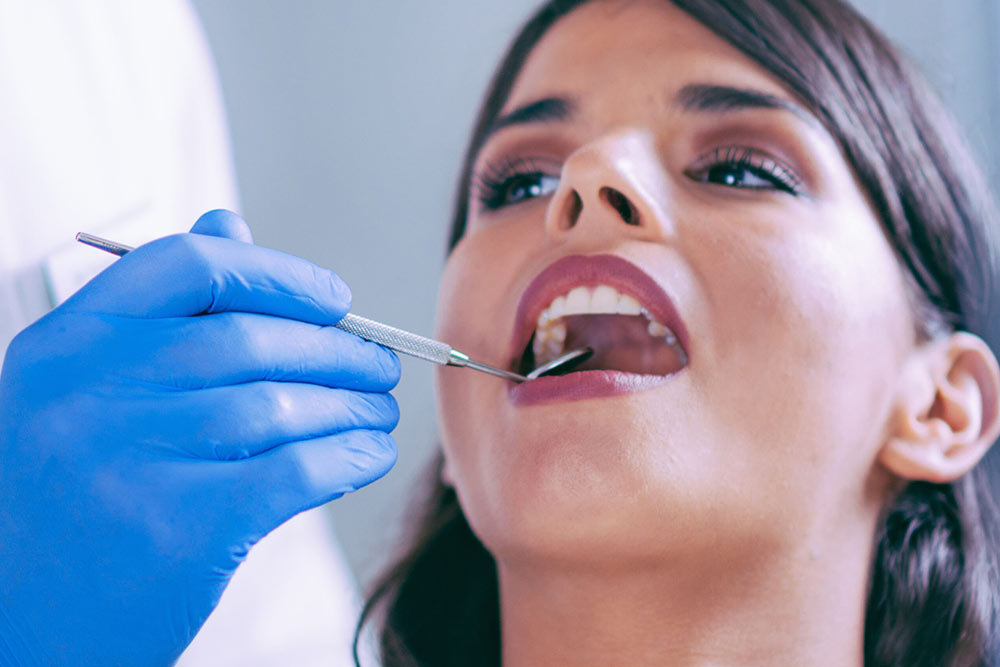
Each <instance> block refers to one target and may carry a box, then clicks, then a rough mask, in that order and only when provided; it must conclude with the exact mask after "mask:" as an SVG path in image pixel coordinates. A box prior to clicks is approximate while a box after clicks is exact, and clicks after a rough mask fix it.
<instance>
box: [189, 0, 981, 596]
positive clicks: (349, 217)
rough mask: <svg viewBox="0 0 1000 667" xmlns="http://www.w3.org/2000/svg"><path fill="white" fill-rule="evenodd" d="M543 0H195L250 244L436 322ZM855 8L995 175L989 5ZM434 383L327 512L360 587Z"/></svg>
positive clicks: (401, 500)
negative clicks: (363, 480) (374, 466)
mask: <svg viewBox="0 0 1000 667" xmlns="http://www.w3.org/2000/svg"><path fill="white" fill-rule="evenodd" d="M536 4H538V3H537V1H536V0H502V1H499V0H436V1H434V2H428V1H427V0H423V1H419V2H418V1H416V0H391V1H390V0H365V1H363V2H360V1H356V0H350V1H349V0H289V1H288V2H275V1H273V0H243V1H241V2H239V3H235V2H228V1H225V0H194V5H195V8H196V10H197V11H198V13H199V14H200V16H201V18H202V21H203V23H204V26H205V31H206V34H207V36H208V39H209V42H210V44H211V47H212V50H213V52H214V54H215V57H216V60H217V63H218V68H219V75H220V79H221V82H222V88H223V93H224V95H225V99H226V106H227V110H228V113H229V118H230V123H231V131H232V138H233V150H234V153H235V158H236V168H237V173H238V177H239V184H240V190H241V195H242V198H243V211H242V213H243V215H244V217H245V218H246V219H247V220H248V221H249V223H250V225H251V227H252V228H253V230H254V233H255V236H256V240H257V242H258V243H259V244H261V245H266V246H270V247H273V248H278V249H281V250H284V251H287V252H291V253H294V254H296V255H300V256H302V257H306V258H308V259H310V260H312V261H314V262H316V263H318V264H320V265H323V266H328V267H331V268H333V269H334V270H336V271H337V272H338V273H340V274H341V275H342V276H343V277H344V278H345V279H346V280H347V282H348V283H349V284H350V285H351V287H352V290H353V292H354V304H355V305H354V311H355V312H357V313H358V314H362V315H367V316H369V317H374V318H376V319H381V320H383V321H385V322H388V323H391V324H394V325H396V326H400V327H403V328H407V329H410V330H413V331H416V332H422V333H430V332H431V330H432V320H433V312H434V301H435V294H436V285H437V281H438V276H439V275H440V270H441V265H442V260H443V248H444V239H445V230H446V225H447V219H448V213H449V208H450V202H451V196H452V186H453V183H454V181H455V179H456V174H457V171H458V166H459V161H460V156H461V152H462V149H463V147H464V142H465V140H466V137H467V136H468V134H469V132H470V130H471V124H472V118H473V114H474V113H475V110H476V108H477V106H478V103H479V99H480V96H481V94H482V92H483V90H484V88H485V85H486V81H487V79H488V77H489V74H490V73H491V71H492V69H493V67H494V65H495V63H496V60H497V59H498V58H499V56H500V54H501V52H502V50H503V48H504V46H505V45H506V43H507V40H508V39H510V37H511V36H512V34H513V33H514V31H515V30H516V28H517V26H518V25H519V24H520V23H521V21H522V20H523V19H524V18H525V17H526V16H527V15H528V13H529V12H530V11H531V10H532V9H533V8H534V7H535V6H536ZM856 4H857V5H858V6H859V7H861V8H862V9H863V10H864V11H865V12H866V13H867V14H869V16H871V17H872V18H873V19H874V20H875V21H876V22H877V23H878V24H879V25H880V26H881V27H882V28H883V29H884V30H885V31H886V32H888V33H889V35H890V36H892V37H893V38H895V39H896V40H897V41H898V42H899V43H900V44H901V45H902V46H903V48H904V50H906V51H907V52H909V53H911V55H913V56H914V57H915V59H916V60H917V61H918V62H919V63H920V64H921V65H922V66H923V67H924V69H925V71H927V72H928V74H929V75H930V76H931V78H932V80H933V81H934V82H935V84H936V85H937V87H938V89H939V90H940V91H941V92H942V93H943V95H944V97H945V99H946V100H948V102H949V103H950V105H951V106H952V108H953V109H954V111H955V112H956V114H957V116H958V117H959V120H960V121H961V123H962V124H963V125H964V127H965V129H966V131H967V132H968V134H969V135H970V138H971V141H972V143H973V145H974V146H975V148H976V150H977V151H978V152H979V154H980V155H981V156H982V158H983V159H984V161H985V162H986V163H987V164H988V166H989V168H990V171H991V173H992V174H993V176H994V177H996V176H1000V164H998V163H997V161H996V152H997V148H998V147H1000V121H998V119H1000V85H998V74H997V72H998V67H1000V39H998V33H1000V9H998V7H997V2H996V0H953V2H947V3H945V2H941V1H940V0H859V1H858V2H857V3H856ZM993 180H994V182H995V181H996V178H994V179H993ZM431 389H432V383H431V369H430V367H429V364H425V363H423V362H417V361H411V360H404V361H403V379H402V381H401V383H400V385H399V388H398V389H397V391H396V392H395V394H396V397H397V398H398V400H399V403H400V406H401V410H402V418H401V421H400V425H399V428H398V429H397V431H396V433H395V436H396V441H397V443H398V445H399V462H398V464H397V465H396V467H395V468H394V469H393V470H392V472H390V473H389V475H388V476H387V477H386V478H385V479H384V480H383V481H381V482H379V483H377V484H374V485H372V486H370V487H368V488H365V489H362V490H361V491H358V492H356V493H354V494H351V495H349V496H346V497H344V498H341V499H340V500H338V501H336V502H334V503H331V505H330V506H329V508H330V513H331V516H332V518H333V521H334V523H335V526H336V529H337V532H338V534H339V535H340V538H341V541H342V544H343V546H344V549H345V551H346V552H347V555H348V559H349V561H350V563H351V565H352V567H353V568H354V570H355V572H356V573H357V574H358V575H359V577H360V578H361V580H362V581H363V582H368V581H370V579H371V577H372V575H373V574H374V573H375V572H376V571H377V570H378V569H379V568H380V567H381V566H382V565H383V564H384V563H385V562H386V559H387V558H389V557H390V555H391V553H392V547H393V545H394V543H395V540H396V537H397V535H398V530H399V528H400V526H401V524H402V521H403V517H404V516H405V512H406V510H407V508H408V499H409V498H410V497H411V490H412V488H413V486H414V484H415V482H416V481H417V480H418V478H419V477H420V475H421V473H422V471H423V470H424V469H425V468H426V465H427V463H428V461H429V460H430V457H431V454H432V453H433V451H434V449H435V447H436V426H435V408H434V397H433V396H432V390H431Z"/></svg>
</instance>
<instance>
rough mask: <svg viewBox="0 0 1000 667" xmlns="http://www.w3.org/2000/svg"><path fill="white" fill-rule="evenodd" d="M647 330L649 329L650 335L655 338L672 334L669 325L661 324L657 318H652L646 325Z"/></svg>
mask: <svg viewBox="0 0 1000 667" xmlns="http://www.w3.org/2000/svg"><path fill="white" fill-rule="evenodd" d="M646 331H648V332H649V335H650V336H653V337H654V338H661V337H663V336H666V335H668V334H670V329H668V328H667V327H665V326H663V325H662V324H660V323H659V322H657V321H656V320H652V321H651V322H650V323H649V324H648V325H647V326H646ZM668 342H669V341H668Z"/></svg>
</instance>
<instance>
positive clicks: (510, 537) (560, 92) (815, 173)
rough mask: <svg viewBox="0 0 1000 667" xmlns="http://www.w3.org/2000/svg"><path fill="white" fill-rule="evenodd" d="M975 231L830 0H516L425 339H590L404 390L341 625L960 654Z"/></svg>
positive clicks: (590, 650)
mask: <svg viewBox="0 0 1000 667" xmlns="http://www.w3.org/2000/svg"><path fill="white" fill-rule="evenodd" d="M994 222H995V220H994V218H993V217H992V208H990V205H989V202H988V201H987V196H986V189H985V188H984V185H983V181H982V179H981V177H980V176H979V175H978V172H977V170H976V169H975V168H974V167H973V166H972V163H971V160H970V159H969V157H968V156H967V154H966V151H965V150H964V149H963V148H962V144H961V142H960V141H959V140H958V138H957V135H956V133H955V132H954V131H953V130H952V126H951V124H950V122H949V121H948V120H947V118H946V117H945V115H944V113H943V112H942V111H941V109H940V107H939V105H938V103H937V102H936V101H935V99H934V98H933V96H931V95H930V94H929V93H928V90H927V87H926V85H925V84H924V83H923V82H922V80H921V79H920V78H919V77H918V76H917V75H916V74H915V73H914V72H912V71H911V69H910V67H909V65H907V64H906V63H905V62H903V61H902V60H901V59H900V57H899V56H898V54H897V53H896V52H895V51H894V50H893V49H892V48H891V47H890V46H889V45H888V44H887V43H886V41H885V40H884V38H882V37H881V36H880V35H878V34H877V33H876V32H875V31H874V30H873V28H871V26H869V25H868V24H867V23H866V22H865V21H864V20H863V19H862V18H861V17H859V16H858V15H857V14H856V13H855V12H854V11H853V10H852V9H850V8H849V7H848V6H846V5H845V4H843V3H842V2H840V1H839V0H740V1H736V0H672V1H671V2H667V1H666V0H599V1H594V2H586V1H584V0H553V1H550V2H548V3H547V4H546V5H545V6H544V7H543V8H542V9H540V10H539V12H538V13H537V14H536V15H535V16H534V18H533V19H532V20H531V21H529V22H528V24H527V25H526V26H525V28H524V29H523V30H522V32H521V33H520V35H519V36H518V37H517V39H516V40H515V41H514V43H513V45H512V47H511V49H510V51H509V53H508V54H507V56H506V58H505V59H504V60H503V62H502V64H501V66H500V68H499V70H498V72H497V74H496V76H495V78H494V80H493V83H492V85H491V88H490V90H489V93H488V95H487V97H486V101H485V104H484V107H483V110H482V112H481V114H480V117H479V121H478V123H477V125H476V128H475V131H474V134H473V138H472V142H471V145H470V148H469V151H468V154H467V159H466V162H465V166H464V169H463V172H462V177H461V179H460V183H459V189H458V198H457V206H456V212H455V217H454V223H453V228H452V233H451V254H450V257H449V260H448V263H447V267H446V271H445V274H444V278H443V282H442V287H441V293H440V304H441V306H440V310H439V314H438V334H439V335H440V337H441V338H443V339H445V340H448V341H449V342H452V343H453V344H455V345H456V346H458V347H459V348H460V349H463V350H469V351H474V352H475V353H476V354H477V358H484V359H487V360H492V361H493V362H494V363H497V364H506V365H508V366H509V367H511V368H518V367H520V368H529V367H532V366H534V365H535V364H537V363H538V362H539V361H541V360H543V359H545V358H549V357H552V356H554V355H555V354H558V352H559V351H560V350H564V349H566V350H568V349H570V348H573V347H579V346H584V345H589V346H591V347H593V348H595V350H596V354H595V355H594V357H593V358H592V359H591V360H590V361H588V362H586V364H585V365H583V366H581V367H579V368H578V369H576V370H582V371H585V372H578V373H570V374H567V375H566V376H565V377H555V378H548V379H543V380H539V381H537V382H534V383H528V384H524V385H518V386H514V385H509V384H504V383H502V382H498V381H497V380H495V379H492V378H489V377H480V376H478V374H472V373H462V372H460V371H459V372H453V371H452V370H448V369H445V370H442V371H441V372H440V373H439V375H438V377H437V385H438V391H439V399H440V400H439V404H440V406H441V414H440V418H441V424H442V436H443V458H442V463H441V465H440V466H439V467H438V468H437V469H436V470H435V475H434V478H433V482H434V484H435V488H434V492H433V494H432V498H431V500H430V502H429V504H428V507H427V510H426V515H425V516H424V518H423V519H422V522H421V524H420V529H419V530H418V532H417V535H416V537H415V539H414V541H413V544H412V545H411V547H410V548H409V551H408V552H407V553H406V554H405V555H404V557H403V558H402V559H401V560H400V562H399V564H398V565H396V566H395V567H394V568H393V569H392V570H391V571H389V572H388V574H387V575H386V576H385V577H384V578H383V579H382V581H381V582H380V583H379V585H378V586H377V588H376V589H375V591H374V593H373V595H372V597H371V599H370V600H369V602H368V605H367V607H366V611H365V615H364V616H363V618H362V625H361V626H360V627H363V625H364V623H365V622H366V621H369V620H371V619H373V618H374V617H376V616H378V617H382V616H383V615H382V614H377V613H376V612H379V611H381V612H384V620H383V621H382V625H381V630H380V646H381V649H382V653H383V660H384V664H386V665H403V664H426V665H441V664H448V665H451V664H454V665H487V664H499V663H500V662H501V661H502V662H503V664H505V665H523V664H532V665H555V664H567V665H569V664H572V665H587V664H600V665H608V664H622V665H641V664H675V665H682V664H684V665H686V664H713V665H720V664H734V665H736V664H738V665H748V664H765V665H772V664H789V665H792V664H794V665H813V664H824V665H827V664H829V665H859V664H864V665H956V666H957V665H982V664H986V661H987V660H988V658H987V650H988V648H989V646H990V641H991V637H990V635H991V629H992V624H993V622H994V614H995V611H996V606H997V601H996V591H997V580H996V576H997V574H996V573H997V570H996V561H995V556H994V553H995V548H996V546H995V545H996V543H995V542H994V541H993V540H994V537H993V534H992V532H991V531H992V529H993V528H995V526H996V522H995V518H994V515H993V514H990V513H989V511H988V510H989V509H990V507H989V503H988V500H989V496H988V494H987V493H986V488H985V477H984V476H983V472H982V470H981V466H980V467H977V462H978V461H980V459H981V458H982V457H983V455H984V454H985V453H986V451H987V450H988V449H989V447H990V446H991V445H992V443H993V441H994V440H995V439H996V437H997V435H998V432H1000V422H998V419H997V416H998V387H1000V379H998V371H997V363H996V359H995V357H994V354H993V352H992V351H991V350H990V348H989V347H988V346H987V345H986V344H985V343H984V342H983V340H982V338H980V337H979V335H977V334H982V333H983V330H984V325H985V322H986V319H985V318H986V313H985V312H984V308H983V306H984V304H987V303H989V301H988V299H989V292H988V289H987V288H988V286H989V284H990V279H991V276H992V273H991V269H992V266H991V265H990V261H989V260H990V258H991V253H992V250H993V248H994V245H993V241H992V238H991V235H992V230H993V228H992V225H993V223H994ZM581 287H583V288H586V289H584V290H580V289H579V288H581ZM574 292H575V294H574ZM561 298H562V299H564V300H563V301H560V299H561ZM630 298H634V299H635V301H632V300H630ZM636 301H637V302H638V305H637V304H636ZM609 304H610V305H609ZM567 312H568V313H570V314H569V315H566V313H567Z"/></svg>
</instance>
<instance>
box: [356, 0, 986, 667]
mask: <svg viewBox="0 0 1000 667" xmlns="http://www.w3.org/2000/svg"><path fill="white" fill-rule="evenodd" d="M588 1H592V0H550V1H549V2H547V3H546V4H545V5H544V6H543V7H542V8H541V9H539V10H538V11H537V12H536V14H535V15H534V16H533V17H532V18H531V19H530V20H529V21H528V23H527V24H526V25H525V26H524V28H523V29H522V31H521V32H520V33H519V34H518V36H517V37H516V38H515V40H514V42H513V43H512V45H511V46H510V48H509V50H508V52H507V54H506V56H505V57H504V59H503V61H502V62H501V64H500V67H499V69H498V70H497V72H496V74H495V75H494V77H493V80H492V82H491V84H490V87H489V92H488V94H487V96H486V99H485V101H484V104H483V107H482V110H481V112H480V114H479V117H478V120H477V122H476V125H475V128H474V131H473V135H472V141H471V143H470V146H469V150H468V153H467V154H466V157H465V162H464V164H463V167H462V171H461V175H460V178H459V183H458V191H457V196H456V203H455V212H454V218H453V223H452V228H451V234H450V237H449V248H450V247H453V246H454V245H455V243H457V242H458V240H459V239H460V238H461V237H462V235H463V233H464V230H465V222H466V216H467V212H468V198H469V195H468V193H469V188H470V179H471V170H472V165H473V163H474V161H475V159H476V155H477V154H478V152H479V149H480V146H481V143H482V141H483V139H484V137H485V135H486V131H487V129H488V128H489V127H490V125H491V124H492V123H493V121H494V120H495V119H496V117H497V115H498V114H499V112H500V110H501V108H502V107H503V105H504V103H505V102H506V100H507V97H508V95H509V94H510V90H511V88H512V86H513V84H514V81H515V79H516V78H517V76H518V73H519V72H520V70H521V68H522V66H523V64H524V62H525V60H526V59H527V58H528V56H529V54H530V53H531V50H532V49H533V48H534V46H535V45H536V44H537V43H538V41H539V40H540V39H541V37H542V36H543V35H544V34H545V33H546V31H547V30H548V29H549V28H551V27H552V26H553V25H554V24H555V23H556V22H557V21H558V20H559V19H560V18H561V17H562V16H564V15H566V14H567V13H569V12H570V11H572V10H573V9H575V8H577V7H578V6H580V5H582V4H585V3H586V2H588ZM665 1H666V0H665ZM670 1H671V2H673V4H675V5H676V6H678V7H679V8H680V9H682V10H683V11H685V12H687V13H688V14H689V15H691V16H692V17H693V18H694V19H696V20H697V21H698V22H700V23H702V24H703V25H705V26H706V27H707V28H709V29H710V30H712V31H713V32H714V33H715V34H717V35H718V36H719V37H721V38H722V39H724V40H725V41H727V42H728V43H730V44H732V45H733V46H735V47H736V48H738V49H739V50H740V51H742V52H743V53H744V54H746V55H747V56H748V57H750V58H751V59H752V60H754V61H755V62H756V63H758V64H759V65H761V66H762V67H763V68H764V69H766V70H767V71H769V72H770V73H771V74H772V75H773V76H774V77H776V78H777V79H778V80H780V81H781V82H782V83H783V84H785V85H786V86H787V87H788V88H789V89H790V90H791V91H792V92H793V93H794V94H796V95H797V96H798V97H799V99H800V101H801V102H802V103H803V104H805V105H806V107H807V108H808V109H809V110H810V111H811V112H812V113H813V114H814V115H815V116H816V117H817V118H818V119H819V120H820V122H821V123H823V125H824V126H825V127H826V129H827V131H828V132H829V133H830V135H831V136H832V137H833V138H834V139H835V140H836V141H837V142H838V143H839V145H840V147H841V149H842V151H843V153H844V155H845V156H846V158H847V161H848V163H849V165H850V166H851V167H852V169H853V170H854V173H855V175H856V176H857V178H858V181H859V183H860V184H861V186H862V188H863V190H864V192H865V193H866V194H867V196H868V198H869V201H870V202H871V205H872V207H873V209H874V210H875V212H876V214H877V215H878V218H879V220H880V221H881V224H882V226H883V230H884V233H885V235H886V237H887V238H888V239H889V241H890V243H891V245H892V247H893V248H894V250H895V252H896V255H897V257H898V259H899V261H900V263H901V265H902V266H903V267H904V268H905V273H906V275H907V278H908V280H909V283H910V285H909V288H910V289H909V293H910V294H909V296H910V297H911V301H912V304H913V308H914V313H915V315H916V321H917V326H918V329H919V331H918V333H919V335H920V336H921V337H922V338H925V339H926V338H931V337H933V336H935V335H939V334H941V333H945V332H948V331H954V330H963V331H969V332H972V333H975V334H978V335H980V336H982V337H984V338H986V335H987V332H986V325H987V322H988V319H987V318H988V317H989V316H990V312H989V309H988V306H989V304H990V303H991V302H992V284H993V277H994V265H993V260H994V257H993V252H994V249H995V248H996V245H995V240H994V238H993V234H994V233H995V232H994V229H995V223H996V216H995V212H994V208H993V204H992V201H991V199H990V197H989V195H988V190H987V188H986V187H985V183H984V179H983V178H982V175H981V172H980V171H979V169H978V168H977V166H976V165H975V163H974V160H973V159H972V158H971V156H970V155H969V152H968V150H967V149H966V148H965V144H964V142H963V141H962V140H961V139H960V136H959V133H958V132H957V131H956V129H955V128H954V124H953V122H952V121H951V119H950V116H949V115H948V114H947V113H946V112H945V111H944V110H943V108H942V106H941V104H940V103H939V101H938V99H937V98H936V97H935V95H934V94H933V93H932V92H931V91H930V88H929V87H928V85H927V84H926V83H925V81H924V79H923V78H922V77H921V76H920V75H919V74H918V73H917V72H916V71H915V70H914V69H913V68H912V67H911V66H910V64H909V63H908V62H907V61H906V60H905V59H904V58H902V57H901V56H900V55H899V54H898V52H897V51H896V50H895V48H893V47H892V45H890V44H889V43H888V42H887V40H886V39H885V38H884V37H882V36H881V35H880V34H879V33H878V32H877V31H876V30H875V29H874V28H873V27H872V26H871V25H870V24H869V23H868V22H867V21H866V20H865V19H864V18H862V17H861V16H860V15H858V13H857V12H856V11H855V10H853V9H852V8H851V7H850V6H848V5H847V4H846V3H845V2H842V0H670ZM430 481H431V482H432V484H433V488H432V489H431V490H430V495H429V500H428V504H427V506H426V511H425V514H424V515H423V516H422V517H421V518H420V520H419V522H418V528H417V531H416V533H415V535H413V536H412V538H411V540H412V541H411V546H410V548H409V549H408V551H407V552H406V553H405V555H404V556H403V557H402V559H401V560H399V562H398V563H397V564H396V565H395V566H394V567H392V568H391V569H390V570H389V571H388V572H387V573H386V574H385V575H384V576H383V577H382V578H381V579H380V580H379V581H378V582H377V585H376V586H375V588H374V590H373V592H372V594H371V596H370V597H369V599H368V601H367V603H366V605H365V608H364V611H363V614H362V617H361V620H360V622H359V626H358V628H359V636H360V633H361V629H362V628H363V627H364V625H365V623H366V622H367V621H368V620H371V619H372V618H378V619H379V620H380V622H381V628H380V632H379V640H380V641H379V644H380V648H381V651H382V660H383V664H384V665H386V666H396V665H435V666H437V665H499V664H500V617H499V600H498V590H497V578H496V564H495V562H494V561H493V558H492V557H491V555H490V554H489V553H488V552H487V551H486V549H485V548H484V547H483V546H482V544H481V543H480V542H479V541H478V540H477V539H476V537H475V536H474V535H473V533H472V531H471V530H470V528H469V525H468V523H467V522H466V520H465V517H464V515H463V513H462V510H461V507H460V506H459V504H458V500H457V498H456V496H455V493H454V491H453V490H451V489H449V488H447V487H446V486H444V485H443V484H442V483H441V481H440V459H439V460H438V462H437V464H436V468H435V470H433V471H432V475H431V476H430ZM987 485H988V476H987V475H986V474H985V471H984V469H983V466H982V465H980V466H978V467H977V468H976V469H975V470H973V471H972V472H971V473H970V474H968V475H965V476H964V477H962V478H961V479H959V480H958V481H957V482H955V483H953V484H931V483H927V482H911V483H909V484H906V485H905V486H903V487H902V489H901V491H900V492H899V493H898V494H897V495H895V496H894V497H892V498H889V499H888V500H887V503H886V506H885V509H884V512H883V517H882V520H881V521H880V525H879V528H878V530H877V533H876V535H874V546H875V549H874V551H875V556H874V561H873V563H872V569H871V579H870V583H869V598H868V607H867V613H866V622H865V637H864V646H865V665H867V666H869V667H875V666H879V667H881V666H886V667H888V666H894V667H895V666H900V665H906V666H908V667H919V666H922V665H927V666H928V667H931V666H933V667H942V666H947V667H974V666H984V665H988V664H989V657H988V654H989V652H990V649H991V648H992V642H993V641H994V638H993V629H994V624H995V622H996V616H997V607H998V599H997V596H998V588H1000V582H998V569H997V568H998V565H997V559H996V552H997V551H998V549H1000V546H998V545H1000V543H998V538H997V535H996V533H995V530H996V528H997V517H996V511H995V508H994V505H993V498H992V496H991V494H990V493H989V489H988V486H987Z"/></svg>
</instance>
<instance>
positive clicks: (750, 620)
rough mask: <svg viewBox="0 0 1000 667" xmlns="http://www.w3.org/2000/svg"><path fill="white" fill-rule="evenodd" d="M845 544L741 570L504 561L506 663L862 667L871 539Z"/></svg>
mask: <svg viewBox="0 0 1000 667" xmlns="http://www.w3.org/2000/svg"><path fill="white" fill-rule="evenodd" d="M869 534H870V533H869ZM824 541H826V540H824ZM849 542H850V543H849V544H848V543H844V542H843V541H841V542H840V543H839V544H837V545H836V546H835V547H830V548H825V549H817V548H815V547H812V548H808V547H804V548H803V550H802V552H801V553H796V554H787V555H784V556H779V557H775V556H774V555H773V554H772V555H771V556H769V557H761V558H757V559H756V561H755V560H754V559H752V558H744V559H739V560H737V563H738V565H737V566H735V567H734V566H732V563H730V564H727V565H725V566H723V567H719V564H718V563H717V562H716V563H714V564H713V563H712V562H709V561H711V560H712V559H705V561H703V562H700V563H697V564H686V565H678V564H674V565H671V566H669V567H668V566H662V567H657V568H656V569H653V570H651V569H639V568H635V567H632V568H628V567H625V566H624V564H623V566H622V567H620V568H617V567H616V568H600V567H583V566H581V567H579V568H577V567H573V566H569V567H567V566H566V564H565V563H563V564H561V565H558V566H549V565H540V564H538V563H527V562H525V561H520V560H519V561H518V562H517V563H516V564H511V563H509V562H508V563H504V562H501V563H500V567H499V576H500V599H501V618H502V625H503V627H502V641H503V664H504V666H505V667H529V666H536V665H578V666H581V667H585V666H587V665H633V666H636V667H638V666H641V665H665V664H666V665H676V666H695V665H713V666H723V665H740V666H747V665H768V666H770V665H798V666H807V665H836V666H838V667H847V666H850V667H858V666H860V665H861V664H862V662H863V632H864V612H865V597H866V590H867V579H868V568H869V565H868V563H869V558H870V540H869V541H868V542H865V541H864V538H863V535H860V536H858V538H856V539H853V540H849ZM623 563H624V561H623Z"/></svg>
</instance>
